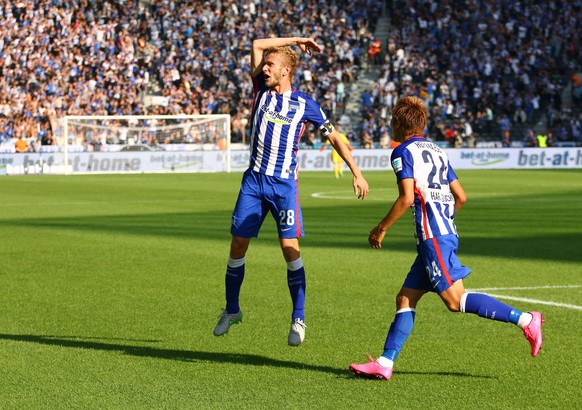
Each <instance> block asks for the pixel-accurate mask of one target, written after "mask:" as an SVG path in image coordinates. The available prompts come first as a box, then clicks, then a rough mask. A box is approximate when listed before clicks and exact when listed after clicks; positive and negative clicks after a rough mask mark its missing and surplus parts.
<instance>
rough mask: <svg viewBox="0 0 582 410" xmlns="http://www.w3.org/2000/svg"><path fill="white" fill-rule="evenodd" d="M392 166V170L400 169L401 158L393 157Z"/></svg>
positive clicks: (398, 170)
mask: <svg viewBox="0 0 582 410" xmlns="http://www.w3.org/2000/svg"><path fill="white" fill-rule="evenodd" d="M392 168H393V169H394V172H400V171H402V158H394V160H393V161H392Z"/></svg>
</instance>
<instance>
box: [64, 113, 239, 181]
mask: <svg viewBox="0 0 582 410" xmlns="http://www.w3.org/2000/svg"><path fill="white" fill-rule="evenodd" d="M62 118H63V134H62V135H63V138H64V163H65V164H68V163H69V123H70V122H74V121H91V120H125V121H129V120H132V119H135V120H150V119H167V120H188V119H191V120H197V121H198V123H200V121H202V122H210V121H215V120H220V119H223V120H225V121H224V123H225V130H224V132H225V140H226V146H225V148H224V152H225V154H226V172H231V147H230V138H231V126H230V125H231V124H230V118H231V116H230V115H229V114H208V115H187V114H178V115H66V116H64V117H62ZM66 168H67V167H65V169H66ZM65 173H66V172H65Z"/></svg>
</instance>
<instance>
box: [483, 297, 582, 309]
mask: <svg viewBox="0 0 582 410" xmlns="http://www.w3.org/2000/svg"><path fill="white" fill-rule="evenodd" d="M487 294H488V295H489V296H492V297H494V298H499V299H507V300H515V301H518V302H529V303H537V304H540V305H549V306H557V307H564V308H567V309H574V310H582V306H577V305H570V304H568V303H558V302H547V301H545V300H538V299H529V298H518V297H515V296H506V295H494V294H492V293H487Z"/></svg>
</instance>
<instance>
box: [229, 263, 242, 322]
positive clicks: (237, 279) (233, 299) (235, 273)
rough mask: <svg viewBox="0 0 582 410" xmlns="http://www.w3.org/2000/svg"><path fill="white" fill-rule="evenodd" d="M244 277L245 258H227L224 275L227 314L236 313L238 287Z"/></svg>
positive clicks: (238, 307) (237, 308) (237, 309)
mask: <svg viewBox="0 0 582 410" xmlns="http://www.w3.org/2000/svg"><path fill="white" fill-rule="evenodd" d="M244 277H245V258H244V257H242V258H240V259H231V258H230V257H229V258H228V264H227V267H226V276H225V289H226V311H227V313H229V314H234V313H238V312H239V310H240V306H239V303H238V299H239V294H240V288H241V286H242V283H243V280H244Z"/></svg>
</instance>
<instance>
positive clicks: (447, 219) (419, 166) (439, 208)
mask: <svg viewBox="0 0 582 410" xmlns="http://www.w3.org/2000/svg"><path fill="white" fill-rule="evenodd" d="M391 162H392V168H393V169H394V172H395V173H396V179H397V180H398V181H401V180H403V179H406V178H413V179H414V204H413V206H412V214H413V218H414V225H415V237H416V241H417V243H420V242H423V241H426V240H427V239H430V238H434V237H437V236H441V235H450V234H454V235H457V227H456V226H455V222H454V217H455V198H454V196H453V194H452V193H451V189H450V186H449V184H450V182H452V181H454V180H455V179H457V175H456V174H455V171H454V170H453V168H452V167H451V164H450V163H449V158H448V157H447V154H445V152H444V151H443V150H442V149H441V148H440V147H439V146H438V145H436V144H434V143H432V142H430V141H427V140H426V139H425V138H423V137H422V136H414V137H412V138H410V139H408V140H406V141H405V142H403V143H402V144H400V145H399V146H398V147H396V148H395V149H394V151H392V157H391Z"/></svg>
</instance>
